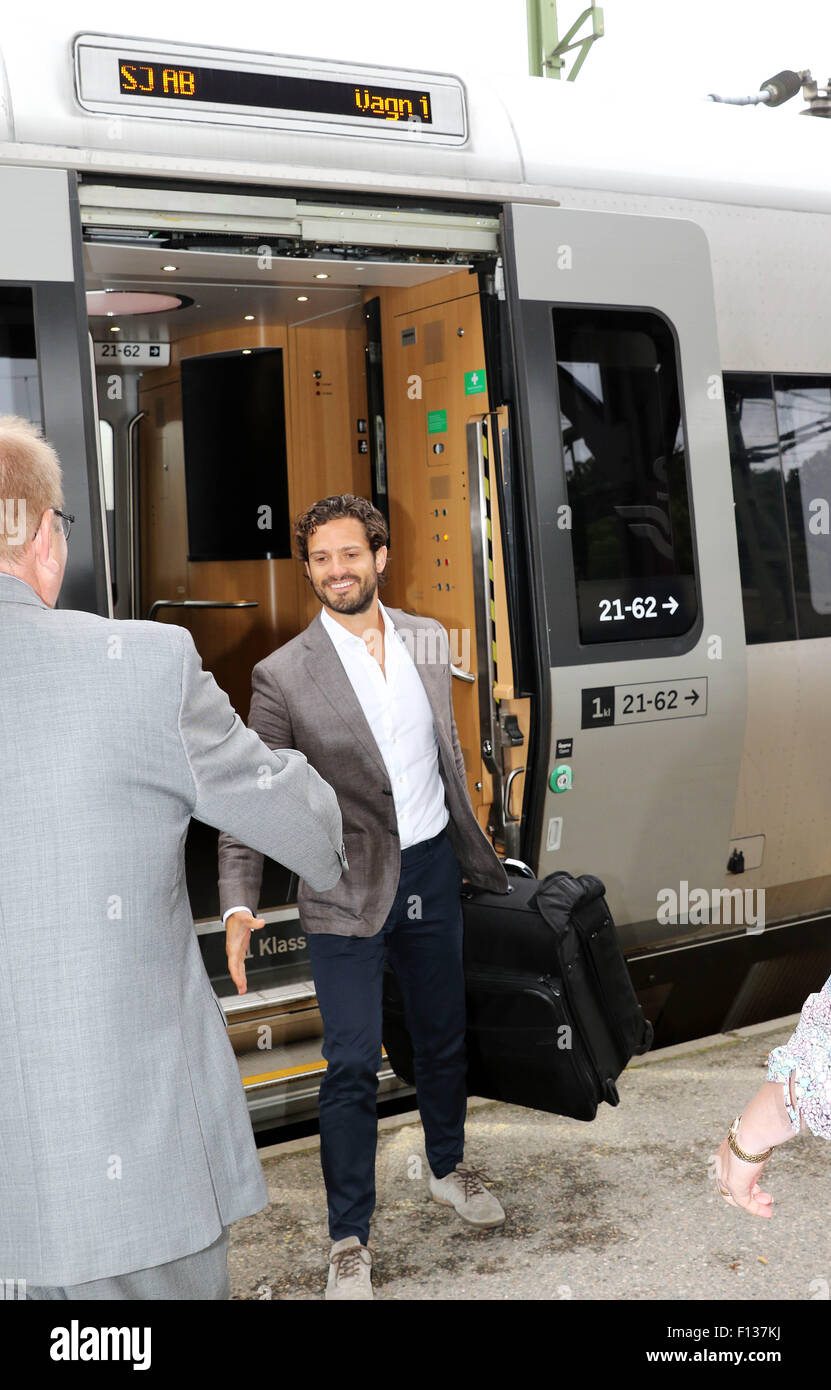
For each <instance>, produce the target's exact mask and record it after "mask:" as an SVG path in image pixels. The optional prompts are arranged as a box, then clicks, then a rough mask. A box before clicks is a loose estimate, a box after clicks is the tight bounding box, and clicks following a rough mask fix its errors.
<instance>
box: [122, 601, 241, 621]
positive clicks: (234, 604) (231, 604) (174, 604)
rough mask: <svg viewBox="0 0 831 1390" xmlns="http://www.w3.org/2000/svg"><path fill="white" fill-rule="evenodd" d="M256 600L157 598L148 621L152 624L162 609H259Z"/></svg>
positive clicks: (151, 606) (152, 605) (151, 607)
mask: <svg viewBox="0 0 831 1390" xmlns="http://www.w3.org/2000/svg"><path fill="white" fill-rule="evenodd" d="M259 606H260V605H259V603H257V602H255V601H254V599H242V598H240V599H214V598H157V599H156V602H155V603H151V605H150V612H149V613H148V614H147V621H148V622H152V621H153V619H154V618H155V616H156V614H157V613H158V611H159V609H160V608H259Z"/></svg>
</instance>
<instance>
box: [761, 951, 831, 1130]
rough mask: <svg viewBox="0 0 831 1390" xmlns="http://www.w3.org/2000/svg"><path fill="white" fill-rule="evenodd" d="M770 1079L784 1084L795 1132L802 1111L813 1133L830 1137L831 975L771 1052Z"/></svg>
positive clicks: (807, 1001)
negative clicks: (792, 1099)
mask: <svg viewBox="0 0 831 1390" xmlns="http://www.w3.org/2000/svg"><path fill="white" fill-rule="evenodd" d="M791 1073H795V1076H794V1087H793V1090H794V1097H795V1101H796V1104H795V1105H792V1104H791V1096H790V1078H791ZM767 1079H768V1081H781V1082H782V1083H783V1088H784V1097H785V1109H786V1110H787V1112H788V1118H789V1120H790V1122H791V1126H792V1127H793V1130H794V1133H795V1134H798V1133H799V1130H800V1114H801V1116H802V1119H803V1120H805V1121H806V1123H807V1125H808V1127H809V1129H810V1130H811V1132H812V1133H813V1134H817V1135H820V1136H821V1137H822V1138H823V1139H831V978H829V979H827V980H826V982H825V984H824V985H823V987H822V989H821V990H820V992H819V994H809V995H808V998H807V999H806V1000H805V1003H804V1005H803V1007H802V1013H801V1015H800V1019H799V1023H798V1024H797V1026H796V1028H795V1030H794V1032H793V1033H792V1034H791V1036H790V1037H789V1038H788V1041H787V1042H786V1043H783V1044H782V1046H781V1047H775V1048H774V1049H773V1051H772V1052H771V1053H770V1055H769V1057H768V1078H767Z"/></svg>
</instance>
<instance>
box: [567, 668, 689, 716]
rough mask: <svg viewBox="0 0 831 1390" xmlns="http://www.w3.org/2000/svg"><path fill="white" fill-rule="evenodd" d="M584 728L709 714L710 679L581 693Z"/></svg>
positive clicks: (593, 690) (653, 683)
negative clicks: (708, 687) (708, 686)
mask: <svg viewBox="0 0 831 1390" xmlns="http://www.w3.org/2000/svg"><path fill="white" fill-rule="evenodd" d="M582 697H583V698H582V715H583V717H582V728H584V729H602V728H604V727H608V726H609V725H610V724H617V725H620V724H648V723H652V722H653V721H654V720H656V719H685V718H689V717H690V716H691V715H693V716H694V715H701V714H706V713H707V677H706V676H700V677H691V678H690V679H684V680H675V681H642V682H640V683H639V684H637V685H607V686H598V687H597V688H593V689H588V690H584V691H583V692H582Z"/></svg>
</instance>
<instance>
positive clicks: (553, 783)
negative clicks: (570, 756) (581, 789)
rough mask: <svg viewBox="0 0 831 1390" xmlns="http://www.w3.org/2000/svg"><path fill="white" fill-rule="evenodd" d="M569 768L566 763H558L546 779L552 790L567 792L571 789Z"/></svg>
mask: <svg viewBox="0 0 831 1390" xmlns="http://www.w3.org/2000/svg"><path fill="white" fill-rule="evenodd" d="M571 780H572V774H571V768H570V767H569V765H568V763H558V764H557V766H556V767H555V769H554V771H553V772H552V774H551V776H550V777H549V779H548V785H549V787H550V788H551V790H552V791H553V792H567V791H570V790H571Z"/></svg>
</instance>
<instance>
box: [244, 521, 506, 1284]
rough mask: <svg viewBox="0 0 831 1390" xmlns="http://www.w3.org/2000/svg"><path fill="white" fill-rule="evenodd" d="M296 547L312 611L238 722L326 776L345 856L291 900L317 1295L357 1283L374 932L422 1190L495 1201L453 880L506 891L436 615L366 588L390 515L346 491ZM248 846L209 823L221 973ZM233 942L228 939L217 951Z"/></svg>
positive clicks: (480, 1207)
mask: <svg viewBox="0 0 831 1390" xmlns="http://www.w3.org/2000/svg"><path fill="white" fill-rule="evenodd" d="M294 539H295V551H296V554H297V556H298V558H299V559H300V560H301V561H302V563H303V565H304V568H305V571H306V576H307V578H308V579H309V582H310V583H311V586H312V589H313V590H314V593H315V595H316V596H317V598H318V599H319V600H320V602H321V605H322V607H321V611H320V613H319V614H318V616H317V617H316V618H314V619H313V620H312V622H311V623H310V624H309V626H308V627H307V628H306V630H305V631H304V632H302V633H300V635H299V636H298V637H295V638H294V639H293V640H292V641H290V642H287V643H286V645H285V646H283V647H281V648H279V649H278V650H277V651H275V652H272V654H271V656H269V657H267V658H266V659H265V661H261V662H260V663H259V665H257V666H256V667H255V668H254V672H253V696H252V701H251V712H250V716H249V724H250V726H251V728H252V729H255V730H256V732H257V733H258V734H259V735H260V737H261V738H262V739H263V741H264V742H265V743H267V744H268V746H269V747H270V748H272V749H276V748H296V749H299V750H300V751H301V752H302V753H304V754H305V756H306V758H307V760H308V762H309V764H310V765H311V766H312V767H313V768H315V770H316V771H317V772H318V773H319V774H320V776H321V777H323V778H324V779H325V780H326V781H327V782H329V783H330V784H331V786H333V787H334V789H335V791H336V793H337V797H338V801H339V803H340V807H341V813H342V816H343V839H344V844H345V847H346V855H347V859H348V872H346V873H344V874H343V876H342V877H341V879H340V880H339V882H338V883H337V884H336V885H335V887H334V888H332V889H330V890H327V891H325V892H320V891H316V890H313V889H311V888H310V887H309V885H308V884H306V883H302V882H301V885H300V891H299V894H298V906H299V910H300V920H301V925H302V927H303V930H304V931H305V932H307V933H308V939H309V954H310V957H311V965H312V972H313V975H314V981H315V988H316V991H317V998H318V1003H319V1005H320V1011H321V1016H322V1019H323V1031H324V1045H323V1055H324V1057H325V1058H326V1059H327V1061H328V1064H329V1065H328V1069H327V1073H326V1077H325V1079H324V1081H323V1084H322V1085H321V1088H320V1102H319V1110H320V1143H321V1163H322V1167H323V1175H324V1180H325V1183H326V1191H327V1199H328V1206H329V1233H330V1236H331V1238H332V1240H333V1242H334V1244H333V1246H332V1250H331V1253H330V1263H329V1279H328V1285H327V1289H326V1297H327V1298H329V1299H344V1298H353V1299H354V1298H371V1297H372V1286H371V1279H370V1270H371V1263H372V1260H371V1256H370V1253H369V1251H368V1250H367V1248H366V1246H367V1240H368V1238H369V1222H370V1218H371V1216H372V1212H373V1210H374V1206H375V1149H376V1143H377V1116H376V1108H375V1101H376V1090H377V1071H378V1066H379V1063H380V1060H381V1025H382V1008H381V995H382V972H383V964H384V953H385V949H386V951H387V952H388V953H389V960H390V963H391V965H392V966H393V968H394V970H395V972H396V975H397V976H398V980H399V983H400V986H401V990H402V994H403V997H404V1003H405V1009H406V1013H407V1020H408V1025H409V1028H410V1032H411V1035H412V1038H413V1045H414V1054H415V1071H416V1089H417V1094H418V1102H419V1110H420V1112H421V1119H422V1123H423V1126H424V1134H425V1143H426V1149H427V1158H428V1161H429V1164H430V1169H431V1176H430V1190H431V1193H432V1195H433V1197H434V1198H435V1199H436V1200H437V1201H439V1202H442V1203H444V1204H446V1205H449V1206H453V1207H454V1208H455V1210H456V1211H457V1212H458V1214H459V1215H460V1216H461V1217H462V1218H463V1219H464V1220H466V1221H468V1222H469V1223H470V1224H471V1225H473V1226H476V1227H479V1228H483V1227H489V1226H497V1225H499V1224H500V1223H501V1222H502V1221H504V1219H505V1213H504V1211H503V1210H502V1207H501V1206H500V1204H499V1202H498V1201H497V1200H496V1198H495V1197H494V1195H493V1193H492V1192H490V1190H489V1189H488V1187H487V1186H486V1185H485V1183H484V1182H483V1181H482V1176H483V1175H482V1174H481V1172H479V1171H477V1170H476V1169H473V1168H470V1167H468V1166H466V1165H465V1163H464V1121H465V1112H466V1088H465V1048H464V1034H465V995H464V979H463V974H462V913H461V905H460V899H459V890H460V887H461V882H462V875H463V874H464V875H465V876H466V877H467V878H468V879H470V880H471V882H473V883H475V884H477V885H480V886H482V887H485V888H489V889H491V890H494V891H496V892H507V890H508V881H507V877H506V874H505V870H504V868H503V866H502V864H501V863H500V861H499V859H498V858H497V856H496V854H495V853H494V850H493V848H492V846H491V844H490V842H489V841H488V839H487V837H486V836H485V835H484V833H483V831H482V830H481V828H480V826H479V823H478V821H477V819H476V816H475V815H474V812H473V808H472V806H471V804H470V798H469V796H468V791H467V783H466V780H465V767H464V760H463V758H462V751H461V748H460V747H459V739H458V735H457V733H456V724H455V720H454V718H453V703H452V695H451V674H450V660H449V650H448V640H447V633H446V632H445V630H444V628H443V627H442V626H441V624H440V623H438V622H436V621H435V619H432V618H419V617H413V616H412V615H410V614H407V613H404V612H402V611H401V610H399V609H385V608H384V607H383V605H382V604H381V603H380V602H379V599H378V587H379V583H380V582H383V580H382V576H383V573H384V568H385V565H386V560H387V542H388V531H387V526H386V522H385V520H384V518H383V516H382V515H381V513H380V512H379V511H377V510H376V508H375V507H373V506H372V504H371V503H370V502H368V501H366V500H365V499H364V498H361V497H355V496H352V495H351V494H346V495H344V496H340V497H327V498H325V499H324V500H323V501H321V502H317V503H315V505H314V506H313V507H311V508H310V509H309V510H308V511H307V512H305V513H304V514H303V515H302V516H301V517H300V518H299V519H298V520H297V522H296V523H295V532H294ZM262 862H263V861H262V855H261V854H259V853H257V852H256V851H254V850H252V849H249V848H247V847H246V846H244V845H242V844H240V843H239V841H236V840H233V839H232V838H231V837H230V836H228V835H223V836H222V837H221V838H220V899H221V910H222V913H223V916H224V918H225V920H226V927H227V931H228V938H229V947H230V945H231V943H233V947H234V950H233V955H234V964H233V968H232V974H233V977H234V980H235V983H236V984H237V987H238V989H239V990H240V992H241V993H242V992H244V990H245V974H244V969H243V968H242V967H241V966H239V965H238V964H236V962H237V961H239V960H240V959H241V958H242V955H244V951H242V952H241V951H240V947H243V948H244V947H245V946H246V945H247V942H248V939H249V937H250V932H251V931H252V930H253V929H254V928H255V927H257V926H260V925H264V923H263V921H262V919H255V918H254V916H253V912H254V911H255V910H256V907H257V904H258V901H259V893H260V886H261V878H262ZM231 954H232V953H231V951H230V949H229V958H230V957H231Z"/></svg>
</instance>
